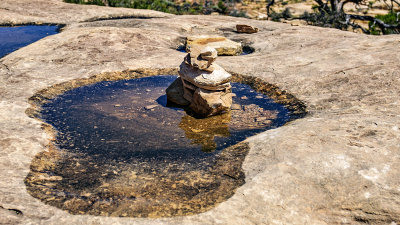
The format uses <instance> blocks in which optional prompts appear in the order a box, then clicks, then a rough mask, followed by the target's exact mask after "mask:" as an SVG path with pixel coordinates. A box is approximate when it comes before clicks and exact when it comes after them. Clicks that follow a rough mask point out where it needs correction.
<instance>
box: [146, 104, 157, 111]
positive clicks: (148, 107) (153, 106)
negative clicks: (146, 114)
mask: <svg viewBox="0 0 400 225" xmlns="http://www.w3.org/2000/svg"><path fill="white" fill-rule="evenodd" d="M157 106H158V105H148V106H145V107H144V108H145V109H146V110H151V109H154V108H155V107H157Z"/></svg>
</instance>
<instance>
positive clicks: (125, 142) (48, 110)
mask: <svg viewBox="0 0 400 225" xmlns="http://www.w3.org/2000/svg"><path fill="white" fill-rule="evenodd" d="M174 79H176V77H175V76H156V77H148V78H140V79H133V80H125V81H113V82H100V83H97V84H94V85H91V86H85V87H80V88H76V89H74V90H72V91H68V92H66V93H64V94H63V95H61V96H59V97H58V98H56V99H54V100H53V101H52V102H50V103H48V104H46V105H43V107H42V108H43V111H42V116H43V117H42V118H43V119H44V120H45V121H46V122H48V123H49V124H51V125H53V126H54V127H55V128H56V129H57V130H58V131H59V133H60V135H59V136H58V140H57V144H58V145H59V146H60V148H63V149H69V150H71V151H77V152H85V153H87V154H94V155H97V156H101V155H104V156H105V157H107V158H110V157H112V158H114V159H118V160H120V159H129V158H131V157H135V158H136V157H145V158H152V157H158V158H159V157H164V156H165V157H179V158H181V159H184V160H188V158H196V157H204V156H208V155H209V153H208V152H203V151H199V150H200V149H201V148H202V147H204V145H206V144H207V140H210V139H211V140H213V142H215V144H214V148H203V149H208V150H210V151H213V150H221V149H223V148H225V147H226V146H229V145H232V144H235V143H237V142H239V141H242V140H244V139H245V138H246V137H249V136H252V135H254V134H256V133H258V132H260V131H263V130H265V129H270V128H271V127H276V126H281V125H283V124H284V123H285V122H286V121H287V120H288V119H289V116H288V111H287V110H286V109H285V107H284V106H282V105H280V104H277V103H275V102H273V101H272V100H271V99H269V98H268V97H267V96H265V95H262V94H259V93H257V92H256V91H254V90H252V89H251V88H250V87H249V86H248V85H244V84H239V83H233V85H232V92H233V93H235V94H236V97H233V103H236V104H239V105H240V106H241V107H242V108H246V107H248V106H249V105H251V106H253V108H254V109H252V110H253V111H254V110H257V113H258V110H259V109H262V110H263V114H265V115H261V114H260V115H258V114H255V112H253V114H251V115H250V114H245V112H244V111H245V110H243V109H241V110H238V111H232V112H231V114H232V115H229V114H227V115H220V116H217V117H211V118H206V119H195V118H193V117H190V116H188V115H186V113H185V112H184V111H183V110H182V109H179V108H169V107H166V104H167V99H166V95H165V89H166V88H167V87H168V85H169V84H170V83H172V82H173V81H174ZM243 96H246V97H245V98H247V99H245V98H244V99H242V98H243ZM257 96H258V97H257ZM149 106H150V108H151V107H154V108H152V109H146V107H148V108H149ZM250 109H251V107H250ZM250 109H249V110H250ZM229 116H230V118H229ZM244 116H254V120H257V118H258V117H261V116H262V117H271V118H267V119H269V120H270V121H271V124H268V126H264V125H261V126H255V125H256V123H255V122H254V120H252V121H249V122H248V123H244V122H243V121H242V120H243V119H244V118H243V117H244ZM224 120H226V122H225V123H219V122H220V121H224ZM235 123H236V125H235ZM202 124H204V125H205V126H204V127H202V128H200V127H201V125H202ZM207 125H208V127H206V126H207ZM196 128H197V129H196ZM199 129H200V130H202V131H199ZM192 130H194V131H192ZM196 131H197V133H198V135H197V136H198V137H199V138H197V137H196ZM203 134H207V135H203ZM207 137H209V139H206V140H205V141H204V142H202V141H201V139H202V138H207ZM196 140H198V141H196Z"/></svg>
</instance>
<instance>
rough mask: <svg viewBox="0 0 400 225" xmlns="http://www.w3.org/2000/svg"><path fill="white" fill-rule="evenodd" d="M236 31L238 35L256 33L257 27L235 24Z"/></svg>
mask: <svg viewBox="0 0 400 225" xmlns="http://www.w3.org/2000/svg"><path fill="white" fill-rule="evenodd" d="M236 31H237V32H238V33H247V34H252V33H257V32H258V28H257V27H252V26H250V25H246V24H237V25H236Z"/></svg>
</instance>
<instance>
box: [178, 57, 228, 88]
mask: <svg viewBox="0 0 400 225" xmlns="http://www.w3.org/2000/svg"><path fill="white" fill-rule="evenodd" d="M213 66H214V70H213V71H212V72H208V71H204V70H200V69H198V68H194V67H192V66H190V65H188V64H187V63H185V62H183V63H182V64H181V65H180V67H179V71H178V73H179V75H180V76H181V77H182V78H183V79H185V80H188V81H190V82H191V83H192V84H194V85H196V86H197V87H205V89H207V87H210V88H213V87H214V89H215V88H217V89H218V87H219V86H220V85H223V84H225V83H227V82H229V81H230V80H231V78H232V75H231V74H229V73H228V72H226V71H225V70H224V69H223V68H222V67H220V66H219V65H217V64H215V63H214V64H213Z"/></svg>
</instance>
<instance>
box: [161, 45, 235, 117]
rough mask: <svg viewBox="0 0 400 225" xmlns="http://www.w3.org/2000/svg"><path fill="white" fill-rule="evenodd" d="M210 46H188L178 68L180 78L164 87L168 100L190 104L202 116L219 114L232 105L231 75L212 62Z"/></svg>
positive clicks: (213, 54)
mask: <svg viewBox="0 0 400 225" xmlns="http://www.w3.org/2000/svg"><path fill="white" fill-rule="evenodd" d="M216 58H217V51H216V50H215V49H214V48H211V47H204V48H191V50H190V53H189V54H187V55H186V57H185V58H184V60H183V62H182V64H181V65H180V67H179V71H178V73H179V76H180V77H179V78H177V80H175V81H174V82H173V83H172V84H171V85H170V86H169V87H168V88H167V99H168V101H169V102H173V103H175V104H178V105H181V106H189V108H190V110H191V111H193V112H194V113H195V114H196V115H198V116H201V117H208V116H213V115H217V114H221V113H224V112H227V111H229V110H230V108H231V105H232V87H231V84H230V82H229V81H230V80H231V78H232V75H231V74H229V73H228V72H226V71H225V70H224V69H223V68H222V67H220V66H219V65H218V64H216V63H214V61H215V60H216Z"/></svg>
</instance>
